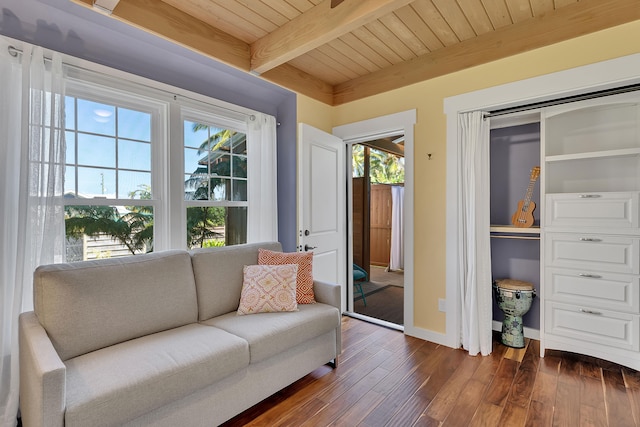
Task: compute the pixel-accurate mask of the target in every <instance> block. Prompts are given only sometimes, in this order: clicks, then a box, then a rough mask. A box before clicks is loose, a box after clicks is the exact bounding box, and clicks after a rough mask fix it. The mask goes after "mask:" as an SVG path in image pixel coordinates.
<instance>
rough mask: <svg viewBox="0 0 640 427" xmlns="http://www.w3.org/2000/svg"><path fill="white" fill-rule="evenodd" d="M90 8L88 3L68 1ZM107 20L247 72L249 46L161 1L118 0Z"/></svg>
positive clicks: (90, 0) (87, 0)
mask: <svg viewBox="0 0 640 427" xmlns="http://www.w3.org/2000/svg"><path fill="white" fill-rule="evenodd" d="M72 1H73V2H75V3H79V4H82V5H84V6H89V7H91V6H92V4H93V1H92V0H72ZM111 17H112V18H115V19H118V20H120V21H123V22H125V23H127V24H129V25H132V26H134V27H137V28H140V29H142V30H144V31H147V32H150V33H153V34H155V35H157V36H159V37H162V38H164V39H166V40H169V41H171V42H173V43H177V44H179V45H181V46H184V47H186V48H188V49H191V50H193V51H196V52H198V53H201V54H204V55H207V56H209V57H212V58H215V59H217V60H219V61H221V62H224V63H226V64H228V65H231V66H233V67H236V68H239V69H241V70H244V71H249V65H250V49H249V45H248V44H247V43H245V42H243V41H242V40H239V39H237V38H235V37H233V36H231V35H230V34H227V33H225V32H224V31H221V30H218V29H217V28H214V27H212V26H211V25H208V24H206V23H204V22H202V21H200V20H198V19H196V18H194V17H193V16H190V15H187V14H186V13H184V12H182V11H180V10H178V9H176V8H175V7H173V6H170V5H168V4H167V3H165V2H163V1H161V0H121V1H120V2H119V3H118V5H117V6H116V7H115V8H114V9H113V11H112V13H111Z"/></svg>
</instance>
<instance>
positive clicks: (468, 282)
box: [458, 111, 493, 356]
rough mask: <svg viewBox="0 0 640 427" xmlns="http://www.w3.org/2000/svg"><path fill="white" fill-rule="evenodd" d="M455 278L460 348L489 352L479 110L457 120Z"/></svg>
mask: <svg viewBox="0 0 640 427" xmlns="http://www.w3.org/2000/svg"><path fill="white" fill-rule="evenodd" d="M458 135H459V136H458V138H459V139H458V153H459V159H458V161H459V165H458V170H459V171H461V176H460V177H459V181H458V206H459V207H460V209H459V212H458V236H459V242H458V248H459V249H458V250H459V254H458V279H459V287H460V296H461V307H462V346H463V348H464V349H465V350H467V351H468V352H469V354H471V355H476V354H478V353H481V354H482V355H483V356H486V355H488V354H490V353H491V342H492V340H491V334H492V332H491V331H492V328H491V326H492V325H491V323H492V317H493V316H492V301H491V244H490V240H489V239H490V236H489V226H490V224H489V222H490V219H489V215H490V213H489V123H488V121H486V120H484V118H483V113H482V112H481V111H474V112H470V113H464V114H460V115H459V116H458Z"/></svg>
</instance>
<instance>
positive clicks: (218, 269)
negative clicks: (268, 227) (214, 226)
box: [191, 242, 282, 320]
mask: <svg viewBox="0 0 640 427" xmlns="http://www.w3.org/2000/svg"><path fill="white" fill-rule="evenodd" d="M259 248H265V249H269V250H272V251H282V246H281V245H280V243H278V242H264V243H249V244H244V245H234V246H225V247H218V248H204V249H194V250H192V251H191V262H192V263H193V275H194V276H195V279H196V289H197V291H198V317H199V320H207V319H211V318H212V317H215V316H220V315H222V314H226V313H229V312H231V311H236V310H237V309H238V305H239V304H240V293H241V292H242V280H243V274H242V271H243V268H244V266H245V265H256V264H258V249H259Z"/></svg>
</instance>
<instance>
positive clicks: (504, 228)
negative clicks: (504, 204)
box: [489, 225, 540, 234]
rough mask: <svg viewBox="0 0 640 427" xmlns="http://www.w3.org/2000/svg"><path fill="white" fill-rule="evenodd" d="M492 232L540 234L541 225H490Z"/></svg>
mask: <svg viewBox="0 0 640 427" xmlns="http://www.w3.org/2000/svg"><path fill="white" fill-rule="evenodd" d="M489 231H490V232H492V233H510V234H540V227H529V228H520V227H514V226H513V225H492V226H491V227H489Z"/></svg>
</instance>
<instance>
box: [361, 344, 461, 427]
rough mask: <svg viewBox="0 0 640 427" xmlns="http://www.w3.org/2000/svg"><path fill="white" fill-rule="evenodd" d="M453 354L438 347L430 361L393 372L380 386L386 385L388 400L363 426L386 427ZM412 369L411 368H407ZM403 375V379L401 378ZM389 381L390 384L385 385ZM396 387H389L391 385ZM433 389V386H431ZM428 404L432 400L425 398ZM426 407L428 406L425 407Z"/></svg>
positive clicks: (365, 420)
mask: <svg viewBox="0 0 640 427" xmlns="http://www.w3.org/2000/svg"><path fill="white" fill-rule="evenodd" d="M450 353H451V352H450V351H447V349H445V348H444V347H441V346H438V347H436V348H435V349H434V351H433V352H432V353H430V354H429V357H428V359H424V360H423V361H422V363H419V364H418V365H417V366H415V367H414V368H413V369H409V370H406V371H405V370H404V369H402V370H400V369H398V370H396V371H394V372H392V373H391V374H390V375H389V376H388V377H387V378H385V380H383V381H382V382H381V384H380V385H383V384H384V385H385V390H386V394H387V396H388V397H387V399H385V400H384V401H383V402H382V403H381V404H379V405H378V406H377V407H376V408H375V409H374V410H373V411H371V413H370V414H369V415H368V416H367V417H366V418H365V419H364V420H363V422H362V425H363V426H380V425H385V424H386V423H387V422H388V421H389V420H390V419H391V418H392V417H393V416H394V415H395V413H396V412H397V411H398V410H399V409H400V408H401V407H402V406H403V405H404V404H405V403H406V402H407V400H409V399H410V398H411V396H413V395H414V393H416V392H417V391H418V390H419V389H420V388H421V387H422V386H423V385H424V384H425V383H426V382H427V381H428V380H429V379H430V378H431V374H432V373H433V372H434V370H435V369H436V367H437V366H439V364H440V363H441V361H443V360H445V359H446V356H447V355H449V354H450ZM406 367H407V368H410V366H406ZM400 374H401V377H400ZM387 381H389V384H385V383H387ZM392 384H393V385H394V387H389V386H390V385H392ZM380 385H379V386H378V387H376V390H380V388H381V387H380ZM431 387H433V384H432V385H431ZM424 400H425V402H426V404H428V403H429V402H431V399H429V398H426V397H425V398H424ZM425 406H426V405H425Z"/></svg>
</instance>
